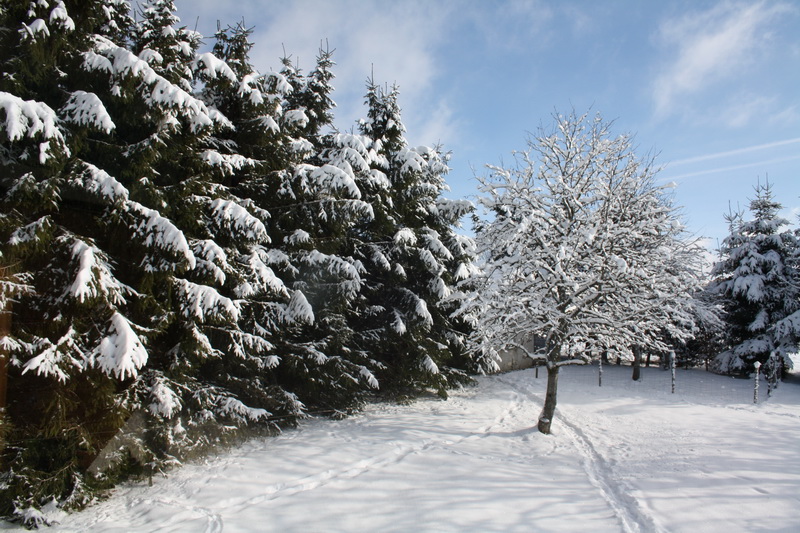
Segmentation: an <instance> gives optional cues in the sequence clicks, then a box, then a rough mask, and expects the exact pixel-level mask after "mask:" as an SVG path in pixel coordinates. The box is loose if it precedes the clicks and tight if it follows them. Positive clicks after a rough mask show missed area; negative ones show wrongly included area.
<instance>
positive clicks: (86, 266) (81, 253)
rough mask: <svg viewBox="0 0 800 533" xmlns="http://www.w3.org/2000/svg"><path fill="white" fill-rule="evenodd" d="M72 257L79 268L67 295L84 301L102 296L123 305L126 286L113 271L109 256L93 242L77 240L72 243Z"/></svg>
mask: <svg viewBox="0 0 800 533" xmlns="http://www.w3.org/2000/svg"><path fill="white" fill-rule="evenodd" d="M72 258H73V260H75V261H77V263H78V269H77V272H76V274H75V278H74V281H73V282H72V285H70V286H69V287H68V288H67V290H66V291H65V296H69V297H70V298H74V299H75V300H77V301H79V302H81V303H83V302H86V301H92V300H94V299H96V298H102V299H103V300H105V301H106V302H108V303H110V304H112V305H122V304H124V303H125V299H124V298H123V296H122V292H123V289H124V288H125V287H124V286H123V285H122V284H121V283H120V282H119V281H118V280H117V279H116V278H115V277H114V275H113V274H112V273H111V267H110V266H109V264H108V258H107V257H106V256H105V254H104V253H103V252H102V251H101V250H100V249H99V248H97V247H96V246H94V245H93V244H89V243H86V242H84V241H82V240H76V241H75V244H73V245H72Z"/></svg>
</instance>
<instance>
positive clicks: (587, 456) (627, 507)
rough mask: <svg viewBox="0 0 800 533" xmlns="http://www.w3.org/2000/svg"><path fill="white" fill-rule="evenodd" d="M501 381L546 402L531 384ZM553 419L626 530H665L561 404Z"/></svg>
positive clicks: (630, 532)
mask: <svg viewBox="0 0 800 533" xmlns="http://www.w3.org/2000/svg"><path fill="white" fill-rule="evenodd" d="M498 381H500V382H502V383H505V384H507V385H509V386H510V387H512V388H513V389H515V390H517V391H518V392H520V393H522V394H524V395H526V396H529V397H532V398H534V399H535V400H536V401H537V402H538V403H539V404H544V400H543V398H542V397H541V396H539V395H538V394H537V393H535V392H533V390H531V388H530V387H528V386H523V385H521V384H519V383H515V382H513V381H510V380H507V379H504V378H500V379H499V380H498ZM553 422H554V423H555V425H557V426H559V428H560V429H561V430H562V432H563V433H564V434H565V435H567V436H568V437H569V438H570V440H572V442H573V443H574V444H575V448H576V449H577V450H578V453H580V455H581V456H582V457H583V469H584V471H585V472H586V475H587V476H588V477H589V481H590V483H591V484H592V485H593V486H594V487H596V488H597V489H598V490H599V491H600V494H601V495H602V496H603V498H604V499H605V500H606V501H607V502H608V504H609V506H610V507H611V509H612V510H613V511H614V514H615V515H616V516H617V518H618V519H619V521H620V522H621V524H622V528H623V531H625V532H626V533H643V532H650V531H656V532H660V531H662V530H661V529H660V528H658V527H657V526H656V524H655V522H654V521H653V518H652V517H651V516H649V515H648V514H647V513H646V512H645V511H644V510H643V509H642V506H641V505H640V504H639V502H638V500H637V499H636V498H635V497H634V496H632V495H631V494H630V493H629V492H627V491H626V490H625V488H624V485H623V484H622V483H621V482H620V481H619V480H618V479H617V478H616V477H615V476H614V473H613V469H612V468H611V467H610V466H609V465H608V464H607V463H606V461H605V460H604V459H603V458H602V457H601V456H600V454H598V453H597V450H595V448H594V446H593V445H592V442H591V440H590V439H589V437H588V436H587V435H586V434H585V433H584V432H583V431H582V430H581V429H580V428H579V427H578V426H577V425H575V424H574V423H573V422H571V421H570V420H569V418H568V417H566V416H565V415H564V413H563V412H561V410H559V409H558V408H556V417H555V420H554V421H553Z"/></svg>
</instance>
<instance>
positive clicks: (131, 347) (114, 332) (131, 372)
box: [92, 311, 148, 379]
mask: <svg viewBox="0 0 800 533" xmlns="http://www.w3.org/2000/svg"><path fill="white" fill-rule="evenodd" d="M110 322H111V324H110V327H109V330H108V333H109V334H108V336H106V337H104V338H103V340H102V341H101V342H100V346H98V347H97V349H96V350H95V352H94V353H93V354H92V355H93V357H94V362H95V364H96V365H97V366H98V367H99V368H100V370H102V371H103V372H105V373H106V374H108V375H114V376H116V377H117V378H119V379H126V378H128V377H136V375H137V373H138V371H139V369H140V368H142V367H143V366H144V365H145V363H147V358H148V354H147V350H146V349H145V347H144V346H143V345H142V341H141V340H140V339H139V336H138V335H136V332H135V331H133V328H132V327H131V323H130V322H129V321H128V319H127V318H125V317H124V316H122V315H121V314H120V313H118V312H116V311H115V312H114V314H113V315H111V320H110Z"/></svg>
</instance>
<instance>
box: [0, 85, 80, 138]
mask: <svg viewBox="0 0 800 533" xmlns="http://www.w3.org/2000/svg"><path fill="white" fill-rule="evenodd" d="M0 109H2V110H3V111H4V113H5V122H4V123H2V125H3V130H4V131H5V135H6V136H7V137H8V140H10V141H11V142H15V141H18V140H20V139H22V138H23V137H28V138H31V139H33V138H35V137H37V136H38V135H42V137H43V138H44V139H45V140H46V141H47V140H51V139H52V140H55V141H57V142H58V143H59V144H60V145H63V144H64V137H63V136H62V134H61V132H60V131H59V129H58V125H57V124H58V117H57V116H56V113H55V111H53V110H52V109H51V108H50V107H48V106H47V104H44V103H42V102H36V101H34V100H23V99H22V98H19V97H17V96H14V95H13V94H11V93H6V92H2V91H0ZM41 144H43V145H45V144H46V143H41ZM46 146H47V147H49V144H48V145H46Z"/></svg>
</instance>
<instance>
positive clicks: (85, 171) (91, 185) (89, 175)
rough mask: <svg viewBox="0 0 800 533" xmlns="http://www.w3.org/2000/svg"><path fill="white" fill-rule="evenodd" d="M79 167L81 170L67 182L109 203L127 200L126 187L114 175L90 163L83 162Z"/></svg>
mask: <svg viewBox="0 0 800 533" xmlns="http://www.w3.org/2000/svg"><path fill="white" fill-rule="evenodd" d="M81 167H82V170H81V171H80V172H78V173H77V174H76V175H73V177H71V178H70V179H69V181H68V183H69V184H70V185H72V186H75V187H78V188H80V189H82V190H84V191H86V192H88V193H90V194H92V195H93V196H95V197H98V198H101V199H103V200H105V201H107V202H109V203H117V202H125V201H127V200H128V189H126V188H125V186H124V185H122V184H121V183H120V182H119V181H117V179H116V178H114V176H112V175H110V174H109V173H108V172H106V171H105V170H103V169H101V168H98V167H96V166H94V165H92V164H91V163H87V162H83V163H82V164H81Z"/></svg>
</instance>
